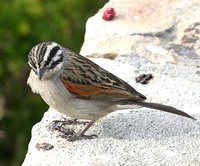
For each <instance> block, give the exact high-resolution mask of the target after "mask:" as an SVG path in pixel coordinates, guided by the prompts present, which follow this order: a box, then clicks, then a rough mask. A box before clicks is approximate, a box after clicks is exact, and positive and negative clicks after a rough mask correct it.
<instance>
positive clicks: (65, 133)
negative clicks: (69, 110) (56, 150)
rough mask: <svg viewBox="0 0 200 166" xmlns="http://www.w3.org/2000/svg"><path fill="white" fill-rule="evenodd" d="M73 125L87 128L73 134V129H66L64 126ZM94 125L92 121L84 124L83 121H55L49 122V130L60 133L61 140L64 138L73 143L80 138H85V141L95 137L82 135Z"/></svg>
mask: <svg viewBox="0 0 200 166" xmlns="http://www.w3.org/2000/svg"><path fill="white" fill-rule="evenodd" d="M74 124H84V125H85V124H87V126H86V127H85V128H84V129H83V130H82V131H80V132H77V133H76V132H75V131H74V130H73V129H70V128H66V127H64V125H74ZM93 124H94V121H90V122H89V123H88V122H85V121H80V122H79V121H77V119H73V120H64V121H61V120H55V121H53V122H51V124H50V126H49V128H50V130H52V131H53V130H58V131H59V132H61V133H62V135H60V136H61V137H62V138H66V139H67V140H68V141H75V140H78V139H81V138H86V139H92V138H94V137H97V136H96V135H84V134H85V132H86V131H87V130H88V129H89V128H90V127H91V126H92V125H93Z"/></svg>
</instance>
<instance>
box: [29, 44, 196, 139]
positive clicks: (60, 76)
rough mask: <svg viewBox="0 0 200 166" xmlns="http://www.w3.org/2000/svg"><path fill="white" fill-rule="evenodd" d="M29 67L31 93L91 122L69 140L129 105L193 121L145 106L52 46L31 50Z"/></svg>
mask: <svg viewBox="0 0 200 166" xmlns="http://www.w3.org/2000/svg"><path fill="white" fill-rule="evenodd" d="M28 63H29V65H30V67H31V68H32V70H31V72H30V76H29V78H28V81H27V83H28V84H29V85H30V87H31V89H32V91H33V92H34V93H39V94H40V95H41V97H42V98H43V100H44V101H45V102H46V103H47V104H48V105H49V106H50V107H52V108H53V109H55V110H57V111H59V112H61V113H62V114H64V115H68V116H70V117H72V118H74V119H85V120H90V122H89V124H88V125H87V126H86V128H85V129H84V130H82V131H81V132H78V133H76V134H75V135H74V136H73V138H71V140H76V139H78V138H80V137H82V136H84V134H85V132H86V130H87V129H88V128H89V127H90V126H92V124H93V123H94V122H95V121H96V120H98V119H99V118H101V117H104V116H106V115H107V114H109V113H111V112H113V111H116V110H118V109H119V108H120V109H122V108H123V109H126V108H130V105H131V106H133V107H132V108H134V107H135V106H142V107H147V108H152V109H157V110H161V111H165V112H169V113H173V114H177V115H181V116H184V117H187V118H190V119H195V118H193V117H192V116H190V115H188V114H187V113H185V112H183V111H181V110H178V109H176V108H173V107H171V106H167V105H162V104H157V103H149V102H145V101H144V100H146V97H145V96H144V95H142V94H141V93H139V92H137V91H136V90H135V89H134V88H133V87H131V86H130V85H129V84H128V83H126V82H125V81H123V80H122V79H120V78H119V77H117V76H115V75H113V74H112V73H110V72H108V71H106V70H104V69H103V68H101V67H100V66H98V65H97V64H95V63H94V62H92V61H90V60H89V59H87V58H85V57H83V56H81V55H79V54H76V53H74V52H72V51H70V50H68V49H66V48H64V47H62V46H60V45H59V44H57V43H55V42H52V41H48V42H43V43H40V44H38V45H36V46H35V47H33V48H32V49H31V51H30V52H29V55H28ZM119 106H120V107H119ZM122 106H123V107H122Z"/></svg>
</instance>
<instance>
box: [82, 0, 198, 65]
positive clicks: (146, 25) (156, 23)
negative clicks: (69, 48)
mask: <svg viewBox="0 0 200 166" xmlns="http://www.w3.org/2000/svg"><path fill="white" fill-rule="evenodd" d="M107 7H113V8H114V9H115V11H116V16H115V18H114V19H113V20H112V21H105V20H103V19H102V15H103V11H104V9H105V8H107ZM199 8H200V1H199V0H193V1H189V0H185V1H182V2H181V3H180V1H179V0H173V1H169V0H163V1H157V0H145V1H136V0H135V1H133V0H112V1H109V2H108V3H107V4H106V5H105V6H104V7H103V8H102V9H101V10H99V12H98V13H97V14H96V15H95V16H93V17H91V18H90V19H89V20H88V21H87V24H86V33H85V41H84V44H83V46H82V48H81V52H80V53H81V55H84V56H88V55H89V56H90V57H99V56H100V57H107V55H112V54H113V55H118V56H121V55H124V54H128V53H133V52H134V53H135V55H139V56H142V57H146V58H148V59H151V60H153V61H155V62H173V63H177V62H179V63H185V64H190V65H200V48H199V47H198V46H199V42H200V39H199V32H200V26H199V25H200V22H199V15H200V10H199ZM108 58H109V57H108Z"/></svg>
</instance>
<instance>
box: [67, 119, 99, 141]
mask: <svg viewBox="0 0 200 166" xmlns="http://www.w3.org/2000/svg"><path fill="white" fill-rule="evenodd" d="M94 122H95V121H90V122H89V123H88V125H87V126H86V127H85V128H84V129H83V130H82V131H80V132H78V133H76V134H75V135H73V136H70V138H68V140H69V141H76V140H79V139H81V138H85V139H93V138H95V137H97V135H85V132H86V131H87V130H88V129H89V128H90V127H91V126H92V125H93V124H94Z"/></svg>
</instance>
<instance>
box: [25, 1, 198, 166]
mask: <svg viewBox="0 0 200 166" xmlns="http://www.w3.org/2000/svg"><path fill="white" fill-rule="evenodd" d="M107 7H112V8H114V10H115V11H116V15H115V17H113V19H112V20H110V21H105V20H103V19H102V14H103V11H104V8H107ZM199 8H200V1H199V0H193V1H189V0H185V1H178V0H173V1H172V0H163V1H157V0H144V1H137V0H111V1H109V2H108V3H107V4H106V5H105V6H104V7H103V9H101V10H100V11H99V12H98V13H97V14H96V15H95V16H94V17H91V18H90V19H89V20H88V22H87V25H86V34H85V41H84V44H83V46H82V48H81V52H80V53H81V54H82V55H84V56H88V57H90V58H91V60H93V61H94V62H95V63H97V64H99V65H100V66H102V67H103V68H105V69H106V70H108V71H110V72H112V73H113V74H115V75H117V76H119V77H121V78H122V79H124V80H125V81H126V82H128V83H129V84H130V85H132V86H133V87H134V88H135V89H136V90H137V91H139V92H141V93H142V94H144V95H145V96H147V98H148V101H153V102H158V103H163V104H167V105H171V106H174V107H176V108H179V109H181V110H183V111H185V112H187V113H188V114H191V115H192V116H194V117H195V118H196V119H198V120H197V121H194V120H191V119H187V118H184V117H180V116H177V115H172V114H170V113H164V112H161V111H155V110H152V109H147V108H140V109H139V108H136V109H127V110H123V111H122V110H118V111H116V112H114V113H111V114H109V115H108V116H106V117H104V118H102V119H99V120H98V121H97V122H96V123H95V124H94V125H93V126H92V127H91V128H90V129H89V130H88V131H87V134H96V135H98V138H94V139H92V140H79V141H75V142H69V141H67V140H66V139H65V138H62V137H60V136H59V134H60V133H59V132H53V131H52V130H50V129H49V125H50V123H51V122H52V121H53V120H63V119H66V118H69V117H67V116H65V115H62V114H60V113H58V112H57V111H56V110H53V109H52V108H49V110H48V111H47V112H46V113H45V114H44V117H43V118H42V120H41V121H40V122H39V123H37V124H36V125H35V126H34V127H33V129H32V137H31V140H30V143H29V146H28V152H27V154H26V157H25V160H24V162H23V164H22V165H23V166H39V165H45V166H46V165H56V166H57V165H58V166H59V165H60V166H61V165H67V166H76V165H81V166H93V165H100V166H113V165H115V166H121V165H126V166H132V165H136V166H137V165H149V166H160V165H175V166H188V165H191V166H197V165H200V155H199V154H200V120H199V119H200V95H199V93H200V84H199V82H200V63H199V62H200V52H199V42H200V40H199V32H200V28H199V27H200V26H199V25H200V21H199V15H200V10H199ZM101 57H103V58H101ZM156 62H159V63H156ZM167 62H173V63H167ZM185 64H187V65H185ZM149 73H151V74H152V75H153V79H151V80H149V82H148V84H146V85H142V84H139V83H138V84H137V83H136V82H135V78H136V77H137V76H139V75H141V74H149ZM66 109H67V108H66ZM69 127H71V128H73V129H74V130H75V131H79V130H80V129H81V128H83V127H84V126H83V125H74V126H72V125H71V126H69ZM70 131H71V130H70Z"/></svg>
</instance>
